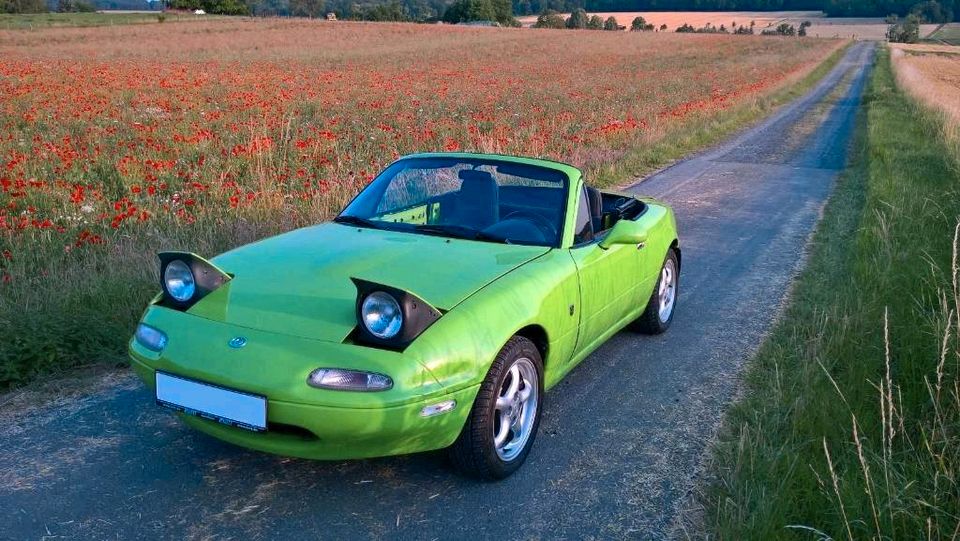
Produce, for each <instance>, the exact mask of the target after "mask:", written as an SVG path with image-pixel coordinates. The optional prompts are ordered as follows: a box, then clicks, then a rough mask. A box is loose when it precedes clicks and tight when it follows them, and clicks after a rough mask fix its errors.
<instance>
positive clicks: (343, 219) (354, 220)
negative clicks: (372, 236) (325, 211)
mask: <svg viewBox="0 0 960 541" xmlns="http://www.w3.org/2000/svg"><path fill="white" fill-rule="evenodd" d="M333 221H334V222H336V223H338V224H346V225H358V226H360V227H369V228H371V229H382V226H381V225H380V224H378V223H377V222H375V221H373V220H368V219H366V218H361V217H359V216H349V215H346V214H341V215H340V216H337V217H336V218H334V219H333Z"/></svg>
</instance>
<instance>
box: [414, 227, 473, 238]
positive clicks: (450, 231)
mask: <svg viewBox="0 0 960 541" xmlns="http://www.w3.org/2000/svg"><path fill="white" fill-rule="evenodd" d="M413 228H414V229H415V230H417V231H420V232H423V233H431V234H437V235H445V236H448V237H455V238H458V239H472V238H474V231H473V229H470V228H469V227H463V226H459V225H441V224H418V225H415V226H413Z"/></svg>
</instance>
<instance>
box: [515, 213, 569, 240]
mask: <svg viewBox="0 0 960 541" xmlns="http://www.w3.org/2000/svg"><path fill="white" fill-rule="evenodd" d="M511 218H521V219H526V221H528V222H530V223H532V224H533V225H534V226H536V228H537V229H539V230H540V232H541V233H543V235H544V239H546V240H549V239H555V238H557V228H556V227H554V226H553V224H552V223H550V220H547V219H546V218H544V217H543V216H541V215H540V214H537V213H536V212H531V211H529V210H515V211H513V212H511V213H510V214H507V215H506V216H504V217H503V219H502V220H501V221H507V220H509V219H511Z"/></svg>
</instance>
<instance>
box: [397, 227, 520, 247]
mask: <svg viewBox="0 0 960 541" xmlns="http://www.w3.org/2000/svg"><path fill="white" fill-rule="evenodd" d="M414 228H415V229H416V230H417V231H422V232H424V233H435V234H439V235H446V236H449V237H455V238H458V239H468V240H484V241H489V242H503V243H507V244H509V243H510V241H508V240H507V239H504V238H502V237H495V236H493V235H490V234H488V233H484V232H483V231H478V230H476V229H471V228H469V227H464V226H462V225H442V224H421V225H417V226H415V227H414Z"/></svg>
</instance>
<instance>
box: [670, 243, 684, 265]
mask: <svg viewBox="0 0 960 541" xmlns="http://www.w3.org/2000/svg"><path fill="white" fill-rule="evenodd" d="M670 249H671V250H673V251H674V252H676V253H677V270H678V271H679V270H680V269H681V268H683V252H681V251H680V239H673V242H671V243H670Z"/></svg>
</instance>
